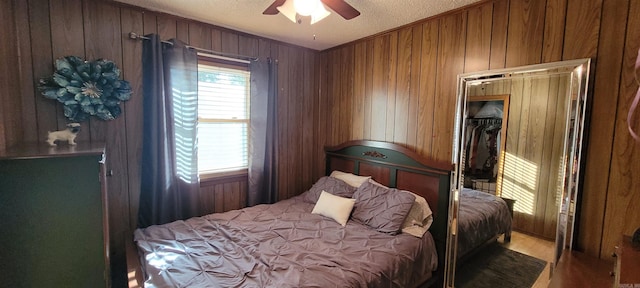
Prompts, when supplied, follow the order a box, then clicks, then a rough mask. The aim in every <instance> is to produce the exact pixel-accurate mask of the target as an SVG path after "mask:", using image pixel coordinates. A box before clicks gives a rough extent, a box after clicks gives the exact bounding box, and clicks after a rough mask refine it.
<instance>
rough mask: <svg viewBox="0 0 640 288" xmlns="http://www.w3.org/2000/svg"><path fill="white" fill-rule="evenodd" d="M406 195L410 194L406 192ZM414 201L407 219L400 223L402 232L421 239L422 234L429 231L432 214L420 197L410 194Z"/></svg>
mask: <svg viewBox="0 0 640 288" xmlns="http://www.w3.org/2000/svg"><path fill="white" fill-rule="evenodd" d="M406 192H407V193H411V192H409V191H406ZM411 194H412V195H413V196H414V197H416V200H415V201H414V202H413V205H412V206H411V209H410V210H409V214H407V218H406V219H404V223H402V228H401V230H402V232H403V233H407V234H411V235H413V236H416V237H418V238H422V235H424V232H426V231H427V230H429V227H431V223H433V212H432V211H431V208H430V207H429V203H427V200H426V199H424V198H423V197H422V196H419V195H416V194H414V193H411Z"/></svg>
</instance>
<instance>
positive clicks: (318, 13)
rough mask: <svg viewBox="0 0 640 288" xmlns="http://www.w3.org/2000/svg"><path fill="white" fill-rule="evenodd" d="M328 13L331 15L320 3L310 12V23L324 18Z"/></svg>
mask: <svg viewBox="0 0 640 288" xmlns="http://www.w3.org/2000/svg"><path fill="white" fill-rule="evenodd" d="M329 15H331V12H329V11H327V9H325V8H324V5H323V4H322V3H320V5H319V6H318V8H317V9H316V10H315V11H313V13H312V14H311V25H313V24H315V23H317V22H318V21H320V20H322V19H324V18H326V17H327V16H329Z"/></svg>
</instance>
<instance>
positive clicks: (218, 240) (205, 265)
mask: <svg viewBox="0 0 640 288" xmlns="http://www.w3.org/2000/svg"><path fill="white" fill-rule="evenodd" d="M312 209H313V204H309V203H306V202H303V201H302V200H301V197H299V196H298V197H294V198H291V199H288V200H284V201H280V202H278V203H275V204H269V205H257V206H253V207H248V208H244V209H241V210H235V211H229V212H225V213H216V214H210V215H207V216H203V217H196V218H191V219H188V220H185V221H176V222H172V223H168V224H164V225H157V226H150V227H148V228H145V229H138V230H136V231H135V236H134V238H135V239H134V240H135V241H136V243H137V246H138V252H139V254H140V257H141V258H142V259H141V262H142V265H143V267H142V268H143V272H144V273H145V275H146V282H145V286H146V287H410V286H413V285H415V283H417V282H419V281H422V280H424V279H425V276H430V275H431V273H432V271H434V270H435V269H436V266H437V255H436V252H435V251H436V249H435V245H434V242H433V238H432V237H431V235H430V234H429V233H426V234H425V236H424V237H423V238H422V239H419V238H416V237H414V236H411V235H408V234H399V235H395V236H394V235H389V234H385V233H380V232H377V231H376V230H374V229H372V228H370V227H368V226H365V225H362V224H359V223H357V222H355V221H352V220H350V221H348V223H347V226H346V227H342V226H340V224H338V223H336V222H334V221H333V220H331V219H329V218H325V217H323V216H320V215H317V214H311V210H312Z"/></svg>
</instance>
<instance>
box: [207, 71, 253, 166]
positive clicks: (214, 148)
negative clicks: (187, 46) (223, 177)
mask: <svg viewBox="0 0 640 288" xmlns="http://www.w3.org/2000/svg"><path fill="white" fill-rule="evenodd" d="M249 85H250V73H249V72H248V71H245V70H241V69H232V68H227V67H221V66H216V65H215V64H213V63H208V62H206V63H202V62H201V63H200V64H199V65H198V171H199V173H200V174H205V173H217V172H224V171H231V170H238V169H244V168H247V166H248V162H249V161H248V150H249V146H248V139H249V117H250V116H249V89H250V87H249Z"/></svg>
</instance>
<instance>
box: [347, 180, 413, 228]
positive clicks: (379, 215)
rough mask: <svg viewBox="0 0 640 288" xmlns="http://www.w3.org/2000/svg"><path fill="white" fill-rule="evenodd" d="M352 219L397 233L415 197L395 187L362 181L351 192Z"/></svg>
mask: <svg viewBox="0 0 640 288" xmlns="http://www.w3.org/2000/svg"><path fill="white" fill-rule="evenodd" d="M353 198H355V199H356V205H355V208H354V210H353V219H354V220H356V221H358V222H360V223H362V224H365V225H368V226H370V227H371V228H374V229H376V230H378V231H380V232H384V233H391V234H397V233H398V231H400V228H401V227H402V223H403V222H404V219H405V218H406V217H407V214H408V213H409V210H410V209H411V206H412V205H413V203H414V202H415V199H416V197H415V196H413V195H412V194H411V193H407V192H406V191H400V190H398V189H395V188H390V189H386V188H384V187H380V186H378V185H375V184H373V183H371V182H368V181H367V182H365V183H363V184H362V185H361V186H360V187H359V188H358V190H356V192H355V193H354V194H353Z"/></svg>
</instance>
